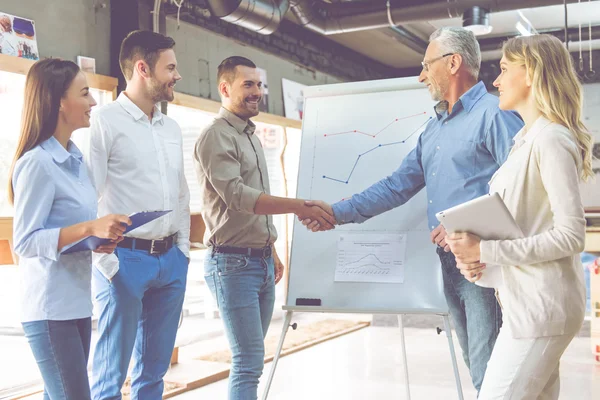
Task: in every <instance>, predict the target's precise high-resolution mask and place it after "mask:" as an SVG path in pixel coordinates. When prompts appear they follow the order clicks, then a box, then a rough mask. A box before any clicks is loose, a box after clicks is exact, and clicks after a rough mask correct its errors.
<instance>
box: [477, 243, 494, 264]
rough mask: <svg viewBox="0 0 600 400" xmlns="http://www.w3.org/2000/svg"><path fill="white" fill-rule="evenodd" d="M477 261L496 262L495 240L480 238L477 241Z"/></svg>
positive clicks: (484, 262)
mask: <svg viewBox="0 0 600 400" xmlns="http://www.w3.org/2000/svg"><path fill="white" fill-rule="evenodd" d="M479 253H480V254H479V262H480V263H482V264H496V241H495V240H482V241H481V242H479Z"/></svg>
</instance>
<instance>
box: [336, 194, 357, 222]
mask: <svg viewBox="0 0 600 400" xmlns="http://www.w3.org/2000/svg"><path fill="white" fill-rule="evenodd" d="M331 208H332V209H333V216H334V217H335V220H336V222H337V223H338V224H339V225H343V224H349V223H352V222H353V220H354V218H353V214H354V207H353V206H352V203H350V200H342V201H339V202H337V203H335V204H334V205H332V206H331Z"/></svg>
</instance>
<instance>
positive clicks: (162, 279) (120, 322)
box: [91, 247, 188, 400]
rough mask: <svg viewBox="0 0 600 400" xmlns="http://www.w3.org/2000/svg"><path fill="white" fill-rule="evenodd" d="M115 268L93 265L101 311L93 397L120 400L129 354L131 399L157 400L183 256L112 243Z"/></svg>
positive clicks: (173, 329)
mask: <svg viewBox="0 0 600 400" xmlns="http://www.w3.org/2000/svg"><path fill="white" fill-rule="evenodd" d="M115 253H116V255H117V257H118V259H119V271H118V272H117V274H116V275H115V276H114V277H113V278H112V280H110V281H109V280H108V279H106V278H105V277H104V275H102V273H100V271H98V270H97V269H96V268H94V279H93V281H92V283H93V291H94V295H95V298H96V302H97V305H98V309H99V310H100V315H99V320H98V333H99V334H100V337H99V338H98V343H97V344H96V351H95V353H94V359H93V363H92V382H91V384H92V398H93V399H95V400H120V399H121V387H122V386H123V383H124V382H125V378H126V377H127V369H128V367H129V361H130V359H131V356H132V352H133V360H134V366H133V370H132V373H131V399H132V400H159V399H162V393H163V387H164V383H163V377H164V375H165V373H166V372H167V369H168V368H169V364H170V361H171V354H172V353H173V346H174V345H175V337H176V335H177V326H178V324H179V317H180V314H181V307H182V306H183V297H184V294H185V284H186V278H187V269H188V260H187V258H186V257H185V255H184V254H183V253H182V252H181V250H179V249H178V248H177V247H173V248H171V249H170V250H169V251H168V252H166V253H164V254H161V255H160V256H153V255H150V254H149V253H148V252H147V251H143V250H131V249H125V248H120V247H117V249H116V250H115Z"/></svg>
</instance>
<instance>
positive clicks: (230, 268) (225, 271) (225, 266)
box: [217, 254, 248, 276]
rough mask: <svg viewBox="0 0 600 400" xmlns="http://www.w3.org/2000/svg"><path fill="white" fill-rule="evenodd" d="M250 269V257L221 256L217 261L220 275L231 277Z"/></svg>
mask: <svg viewBox="0 0 600 400" xmlns="http://www.w3.org/2000/svg"><path fill="white" fill-rule="evenodd" d="M246 267H248V257H246V256H241V255H230V254H227V255H221V256H219V257H218V259H217V270H218V271H219V275H221V276H223V275H231V274H235V273H237V272H240V271H243V270H244V269H245V268H246Z"/></svg>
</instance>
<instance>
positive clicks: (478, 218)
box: [435, 193, 523, 240]
mask: <svg viewBox="0 0 600 400" xmlns="http://www.w3.org/2000/svg"><path fill="white" fill-rule="evenodd" d="M435 216H436V217H437V219H438V221H440V222H441V224H442V225H443V226H444V228H445V229H446V232H447V233H452V232H469V233H472V234H474V235H477V236H479V237H480V238H482V239H484V240H505V239H519V238H522V237H523V232H521V229H520V228H519V225H517V223H516V222H515V219H514V218H513V216H512V215H511V213H510V211H508V208H506V204H504V201H502V198H500V195H499V194H498V193H491V194H486V195H484V196H481V197H478V198H476V199H473V200H470V201H467V202H466V203H462V204H459V205H457V206H455V207H452V208H449V209H447V210H444V211H441V212H439V213H437V214H436V215H435Z"/></svg>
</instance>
